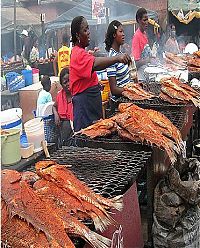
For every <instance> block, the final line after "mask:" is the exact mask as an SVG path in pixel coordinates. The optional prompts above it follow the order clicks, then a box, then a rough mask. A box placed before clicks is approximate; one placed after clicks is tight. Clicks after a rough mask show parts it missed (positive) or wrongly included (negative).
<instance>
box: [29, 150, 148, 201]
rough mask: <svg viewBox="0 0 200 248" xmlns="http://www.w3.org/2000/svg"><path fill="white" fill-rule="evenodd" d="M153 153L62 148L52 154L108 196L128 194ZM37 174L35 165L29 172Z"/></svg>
mask: <svg viewBox="0 0 200 248" xmlns="http://www.w3.org/2000/svg"><path fill="white" fill-rule="evenodd" d="M151 155H152V152H150V151H135V152H127V151H126V152H125V151H119V150H103V149H89V148H79V147H62V148H61V149H59V150H57V151H55V152H53V153H52V154H51V159H52V160H56V161H57V162H58V163H59V164H70V165H72V167H71V168H70V170H72V171H73V172H74V174H75V175H76V176H77V178H78V179H80V180H81V181H83V182H85V183H86V184H87V185H88V186H89V187H90V188H92V189H93V190H94V191H95V192H96V193H99V194H101V195H103V196H104V197H114V196H117V195H121V194H124V193H125V192H126V191H127V190H128V189H129V188H130V187H131V185H132V184H133V183H134V182H135V181H136V179H137V177H138V174H139V173H140V171H141V169H142V168H143V167H144V166H145V165H146V164H148V163H149V162H150V158H151ZM25 170H26V171H27V170H31V171H35V167H34V166H33V165H31V166H29V167H27V168H26V169H25Z"/></svg>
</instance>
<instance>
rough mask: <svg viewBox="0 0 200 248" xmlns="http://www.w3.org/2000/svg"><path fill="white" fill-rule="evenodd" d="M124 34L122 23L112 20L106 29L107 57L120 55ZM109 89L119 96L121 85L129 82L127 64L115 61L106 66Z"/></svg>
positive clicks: (121, 90) (121, 89)
mask: <svg viewBox="0 0 200 248" xmlns="http://www.w3.org/2000/svg"><path fill="white" fill-rule="evenodd" d="M124 40H125V35H124V30H123V26H122V24H121V23H120V22H119V21H117V20H114V21H112V22H111V23H110V24H109V26H108V29H107V33H106V38H105V44H106V51H107V52H109V57H113V56H117V55H122V52H121V46H122V45H123V44H124ZM107 76H108V79H109V84H110V89H111V93H112V95H113V96H120V95H121V94H122V92H123V90H124V89H123V86H125V85H126V84H128V83H130V76H129V68H128V65H127V64H123V63H119V62H118V63H115V64H114V65H111V66H109V67H108V68H107Z"/></svg>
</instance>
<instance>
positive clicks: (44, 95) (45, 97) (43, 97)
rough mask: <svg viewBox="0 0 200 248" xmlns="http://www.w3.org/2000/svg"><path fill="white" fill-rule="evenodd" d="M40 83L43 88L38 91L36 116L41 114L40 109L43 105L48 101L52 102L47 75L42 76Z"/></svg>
mask: <svg viewBox="0 0 200 248" xmlns="http://www.w3.org/2000/svg"><path fill="white" fill-rule="evenodd" d="M41 84H42V86H43V89H42V90H41V91H40V93H39V96H38V99H37V110H36V116H41V111H42V108H43V107H44V105H45V104H46V103H48V102H52V96H51V93H50V92H49V91H50V90H51V80H50V78H49V76H46V75H45V76H43V78H42V80H41Z"/></svg>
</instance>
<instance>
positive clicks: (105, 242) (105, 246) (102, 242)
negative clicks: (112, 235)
mask: <svg viewBox="0 0 200 248" xmlns="http://www.w3.org/2000/svg"><path fill="white" fill-rule="evenodd" d="M88 237H89V239H88V240H87V241H88V242H89V243H90V244H91V246H92V247H94V248H110V246H111V240H110V239H108V238H106V237H103V236H102V235H100V234H98V233H95V232H92V231H90V232H89V233H88Z"/></svg>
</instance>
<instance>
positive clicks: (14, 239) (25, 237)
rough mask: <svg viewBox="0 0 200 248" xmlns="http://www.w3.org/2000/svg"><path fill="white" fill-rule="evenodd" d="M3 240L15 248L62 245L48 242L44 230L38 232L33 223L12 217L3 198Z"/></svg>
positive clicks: (44, 247)
mask: <svg viewBox="0 0 200 248" xmlns="http://www.w3.org/2000/svg"><path fill="white" fill-rule="evenodd" d="M1 242H2V243H3V244H7V245H8V247H15V248H30V247H32V248H50V247H61V246H60V245H58V244H57V246H56V244H55V243H54V244H53V243H52V242H48V240H47V238H46V236H45V234H44V233H43V232H41V231H40V232H38V231H37V230H36V229H35V228H34V227H33V226H32V225H31V224H28V223H27V222H26V221H24V220H22V219H19V217H17V216H14V217H12V218H10V216H9V212H8V209H7V205H6V203H5V201H3V200H1Z"/></svg>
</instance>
